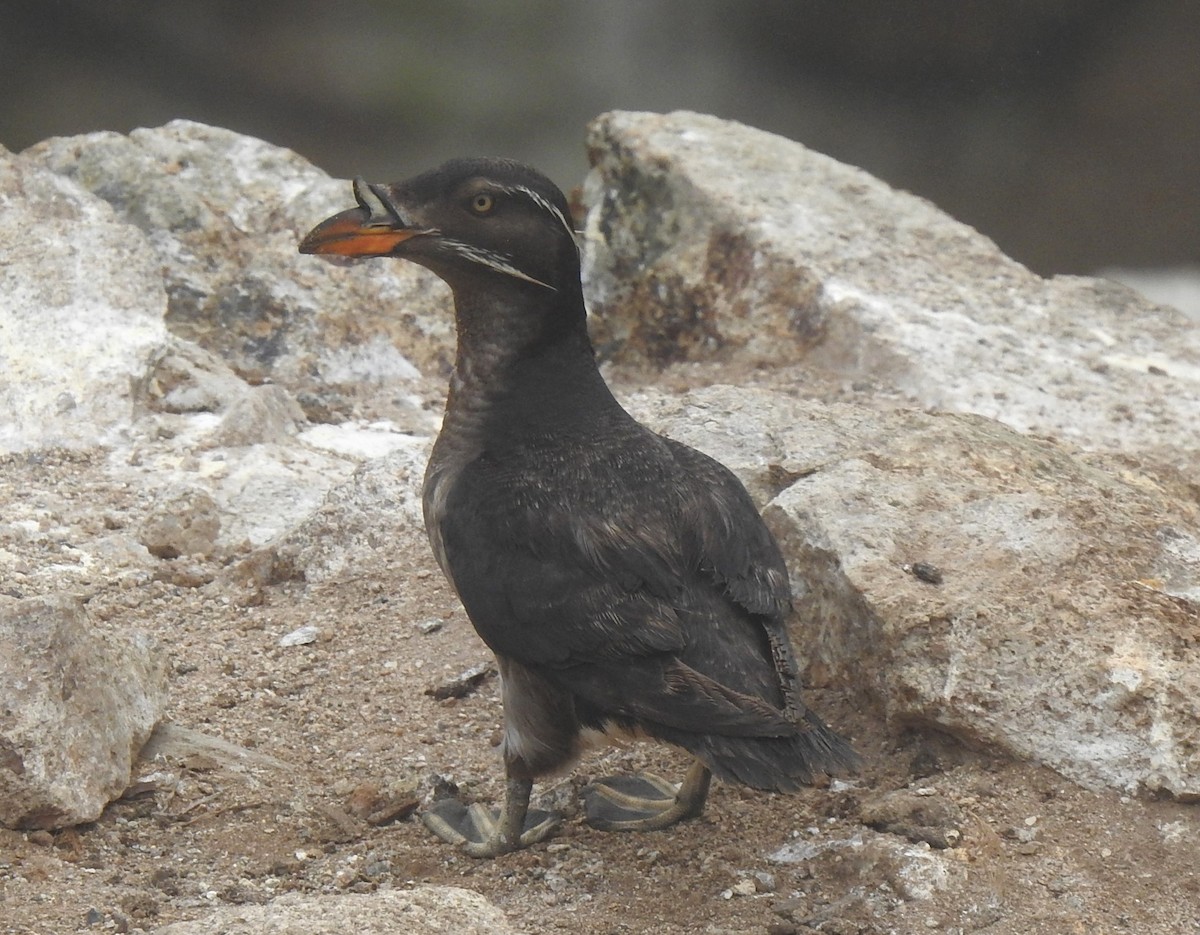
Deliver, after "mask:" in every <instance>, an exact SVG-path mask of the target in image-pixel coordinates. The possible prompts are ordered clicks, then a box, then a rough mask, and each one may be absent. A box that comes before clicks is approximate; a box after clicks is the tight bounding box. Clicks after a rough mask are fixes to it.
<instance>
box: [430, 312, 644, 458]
mask: <svg viewBox="0 0 1200 935" xmlns="http://www.w3.org/2000/svg"><path fill="white" fill-rule="evenodd" d="M455 319H456V325H457V328H458V351H457V354H456V357H455V365H454V375H453V377H452V378H451V381H450V391H449V395H448V397H447V401H446V418H445V421H444V423H443V433H445V432H447V431H454V432H457V433H461V434H463V435H464V436H470V437H472V438H474V439H477V440H483V439H485V438H487V439H491V440H492V441H493V442H495V441H497V440H502V439H505V438H510V439H513V440H519V439H520V438H522V437H523V436H525V435H527V434H530V433H537V434H545V433H556V434H560V433H563V432H576V431H579V430H580V429H581V427H585V426H586V423H587V422H589V421H590V420H593V419H596V418H601V417H605V416H612V415H613V414H614V413H621V414H623V410H621V407H620V406H619V404H618V403H617V402H616V400H615V399H614V398H613V396H612V393H611V392H610V391H609V389H608V386H607V385H606V384H605V382H604V379H603V377H602V376H601V375H600V371H599V369H598V367H597V366H596V360H595V355H594V353H593V351H592V345H591V342H590V340H589V339H588V334H587V323H586V314H585V312H584V307H583V299H582V297H581V296H578V295H576V296H564V295H562V294H560V293H556V292H551V291H549V290H547V291H545V292H540V291H539V292H532V293H522V294H513V295H507V296H497V295H496V294H495V293H493V294H491V295H489V296H488V297H487V298H486V299H483V298H482V297H480V298H479V299H477V298H476V296H475V294H473V293H471V292H466V293H457V292H456V294H455Z"/></svg>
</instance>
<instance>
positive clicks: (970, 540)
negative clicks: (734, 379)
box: [634, 387, 1200, 799]
mask: <svg viewBox="0 0 1200 935" xmlns="http://www.w3.org/2000/svg"><path fill="white" fill-rule="evenodd" d="M634 408H635V411H637V412H638V413H639V414H640V415H642V416H643V417H644V418H646V420H647V421H649V422H650V423H651V424H653V425H655V426H657V427H658V428H660V429H661V430H664V431H665V432H666V434H668V435H670V436H672V437H674V438H678V439H679V440H681V441H684V442H686V443H688V444H692V445H695V446H696V447H698V448H701V449H703V450H705V451H708V452H709V453H711V454H713V455H714V456H716V457H718V458H719V459H721V460H723V461H725V462H726V463H727V464H729V465H730V467H733V468H735V469H736V470H738V471H739V473H740V474H741V476H742V477H743V479H745V480H746V481H747V482H748V483H749V485H750V486H751V488H752V489H754V490H755V491H756V492H757V493H758V495H759V497H760V498H763V497H764V496H771V497H773V499H771V500H770V502H769V503H768V504H767V506H766V510H765V513H764V515H765V517H766V518H767V521H768V523H769V524H770V525H771V526H772V528H773V529H774V531H775V533H776V535H777V536H778V538H779V540H780V544H781V546H782V547H783V550H784V553H785V555H786V557H787V559H788V563H789V566H790V567H791V569H792V572H793V578H794V583H795V586H796V588H797V600H796V604H797V610H798V613H797V617H796V622H795V635H796V638H797V643H798V648H799V650H800V653H801V655H802V656H803V657H805V658H806V659H807V661H808V662H809V675H810V678H811V679H812V680H813V681H815V682H818V683H821V684H826V683H841V684H845V683H848V682H849V683H853V684H856V685H860V686H863V687H864V688H867V689H868V690H869V691H871V692H872V693H873V694H875V695H876V697H877V698H878V699H879V702H880V704H881V705H882V707H883V709H884V710H885V711H886V712H887V714H888V715H889V716H890V717H891V718H893V719H895V720H896V721H899V722H901V723H905V724H925V725H928V726H930V727H936V728H937V729H939V730H942V731H946V732H949V733H951V734H954V735H956V736H958V737H960V738H962V739H964V740H966V741H968V742H969V743H971V744H973V745H975V746H984V747H991V748H999V749H1003V750H1005V751H1007V752H1009V753H1010V754H1012V755H1014V756H1017V757H1019V758H1022V759H1032V760H1035V761H1038V762H1041V763H1044V764H1046V765H1049V766H1052V767H1053V768H1055V769H1057V770H1059V771H1060V772H1062V773H1064V774H1065V775H1067V776H1070V777H1071V778H1073V779H1075V780H1076V781H1078V782H1080V783H1083V784H1085V785H1089V786H1094V787H1095V786H1103V785H1107V786H1114V787H1116V788H1119V789H1123V790H1127V791H1134V790H1148V791H1158V790H1162V791H1166V792H1170V793H1171V794H1173V795H1176V796H1178V797H1180V798H1184V799H1191V798H1196V797H1200V700H1198V699H1200V661H1198V660H1197V658H1196V656H1195V654H1194V653H1192V652H1190V650H1189V647H1190V646H1192V645H1193V644H1194V643H1195V640H1196V634H1197V633H1198V632H1200V508H1198V507H1197V505H1196V503H1195V502H1189V501H1187V500H1180V499H1176V498H1175V497H1173V496H1172V493H1171V491H1169V490H1167V489H1164V488H1163V487H1162V486H1161V485H1159V484H1158V483H1156V482H1155V481H1154V480H1152V479H1150V478H1149V477H1148V476H1146V475H1144V474H1142V473H1139V472H1138V471H1137V470H1136V469H1135V468H1134V467H1133V466H1131V465H1130V464H1129V463H1128V461H1127V459H1126V460H1121V461H1117V460H1113V459H1107V458H1104V457H1100V456H1096V455H1092V456H1082V455H1080V454H1078V453H1077V452H1072V451H1071V450H1069V449H1067V448H1064V447H1062V446H1061V445H1058V444H1056V443H1054V442H1052V441H1047V440H1042V439H1034V438H1029V437H1027V436H1023V435H1020V434H1018V433H1016V432H1014V431H1012V430H1011V429H1008V428H1006V427H1005V426H1003V425H1001V424H999V423H997V422H994V421H992V420H989V419H984V418H982V417H979V416H965V415H957V414H929V413H922V412H916V411H895V412H879V411H871V410H867V409H862V408H858V407H855V406H848V405H837V406H829V405H820V404H815V403H811V402H804V401H800V400H796V399H792V398H790V397H787V396H784V395H782V394H779V393H771V392H767V391H762V390H743V389H735V388H732V387H712V388H709V389H706V390H701V391H697V392H693V393H691V394H690V395H688V396H687V397H685V398H684V399H683V400H672V399H666V398H662V397H651V396H649V395H647V396H645V397H642V398H641V399H638V400H635V401H634ZM714 426H715V427H716V428H714ZM934 572H936V574H935V573H934Z"/></svg>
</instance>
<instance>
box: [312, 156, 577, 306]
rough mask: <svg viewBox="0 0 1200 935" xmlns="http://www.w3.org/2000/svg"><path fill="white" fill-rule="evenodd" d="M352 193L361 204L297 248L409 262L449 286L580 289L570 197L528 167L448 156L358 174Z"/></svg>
mask: <svg viewBox="0 0 1200 935" xmlns="http://www.w3.org/2000/svg"><path fill="white" fill-rule="evenodd" d="M354 197H355V199H356V200H357V201H358V207H356V208H351V209H350V210H348V211H343V212H341V213H340V214H336V215H334V216H333V217H331V218H329V219H328V220H325V221H323V222H321V223H320V224H318V225H317V226H316V227H315V228H313V230H312V231H310V232H309V234H308V236H307V237H305V238H304V240H303V241H302V242H301V244H300V252H301V253H320V254H335V255H339V256H349V257H375V256H393V257H399V258H401V259H405V260H411V261H412V262H414V263H419V264H420V265H422V266H425V267H427V268H429V269H430V270H432V271H433V272H434V273H436V274H437V275H438V276H440V277H441V278H442V279H444V280H445V281H446V282H447V283H448V284H449V285H450V287H451V288H452V289H453V290H454V291H455V292H456V293H458V292H459V290H460V289H463V290H478V289H485V290H489V291H492V290H496V289H497V288H516V289H525V290H534V291H545V292H551V293H553V292H558V293H565V294H572V293H576V292H578V290H579V252H578V247H577V245H576V242H575V235H574V231H573V230H572V227H571V222H570V208H569V207H568V205H567V200H566V198H564V197H563V194H562V192H561V191H559V189H558V188H557V187H556V186H555V185H554V183H553V182H551V181H550V180H549V179H547V178H546V177H545V176H544V175H542V174H541V173H540V172H537V171H535V170H534V169H531V168H529V167H527V166H523V165H520V164H519V163H515V162H508V161H505V160H498V159H455V160H452V161H450V162H447V163H445V164H444V165H442V166H441V167H439V168H437V169H434V170H432V171H430V172H426V173H424V174H422V175H418V176H416V177H415V178H412V179H409V180H408V181H406V182H397V183H395V184H392V185H380V184H374V183H370V182H366V181H364V180H362V179H355V180H354Z"/></svg>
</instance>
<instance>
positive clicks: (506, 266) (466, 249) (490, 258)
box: [441, 237, 557, 292]
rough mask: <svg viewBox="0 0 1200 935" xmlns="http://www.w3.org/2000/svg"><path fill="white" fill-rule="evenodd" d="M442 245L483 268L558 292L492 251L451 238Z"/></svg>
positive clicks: (444, 238)
mask: <svg viewBox="0 0 1200 935" xmlns="http://www.w3.org/2000/svg"><path fill="white" fill-rule="evenodd" d="M441 243H442V245H443V246H445V247H449V248H450V249H451V250H453V251H454V252H455V253H457V254H458V255H459V256H461V257H465V258H466V259H468V260H470V261H471V262H472V263H478V264H480V265H481V266H487V267H489V268H491V269H494V270H496V272H498V273H504V274H505V275H506V276H513V277H515V278H517V279H524V280H525V281H526V282H531V283H534V284H535V285H538V286H545V287H546V288H547V289H549V290H550V291H551V292H556V291H557V290H556V289H555V288H554V287H553V286H552V285H550V283H548V282H542V281H541V280H540V279H534V278H533V277H532V276H529V275H527V274H526V273H522V272H521V271H520V270H519V269H517V268H516V267H515V266H513V265H512V262H511V260H510V259H509V258H508V257H506V256H502V255H501V254H499V253H493V252H492V251H491V250H484V249H482V248H480V247H476V246H473V245H471V244H469V243H463V242H462V241H461V240H454V239H452V238H450V237H442V238H441Z"/></svg>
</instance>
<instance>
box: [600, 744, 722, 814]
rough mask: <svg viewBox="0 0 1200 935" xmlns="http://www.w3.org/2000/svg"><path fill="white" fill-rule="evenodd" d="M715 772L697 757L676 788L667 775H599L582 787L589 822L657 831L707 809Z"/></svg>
mask: <svg viewBox="0 0 1200 935" xmlns="http://www.w3.org/2000/svg"><path fill="white" fill-rule="evenodd" d="M711 782H712V772H710V771H709V769H708V767H707V766H705V765H704V764H703V763H701V762H700V761H699V760H696V762H694V763H693V764H692V767H691V769H689V770H688V773H687V776H686V777H685V778H684V780H683V785H681V786H680V787H679V790H678V791H676V789H675V787H674V786H673V785H671V783H669V782H667V781H666V780H665V779H660V778H659V777H658V776H651V775H650V774H649V773H638V774H636V775H633V776H614V777H612V778H610V779H598V780H596V781H595V782H593V783H591V784H590V785H589V786H588V787H587V788H586V789H584V790H583V799H584V808H585V812H586V815H587V823H588V824H589V825H591V826H592V827H593V828H596V829H598V830H600V831H656V830H658V829H659V828H666V827H668V826H669V825H673V824H675V822H677V821H683V820H684V819H685V818H695V817H696V816H697V815H699V814H700V812H702V811H703V810H704V800H705V799H706V798H708V786H709V783H711Z"/></svg>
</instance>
